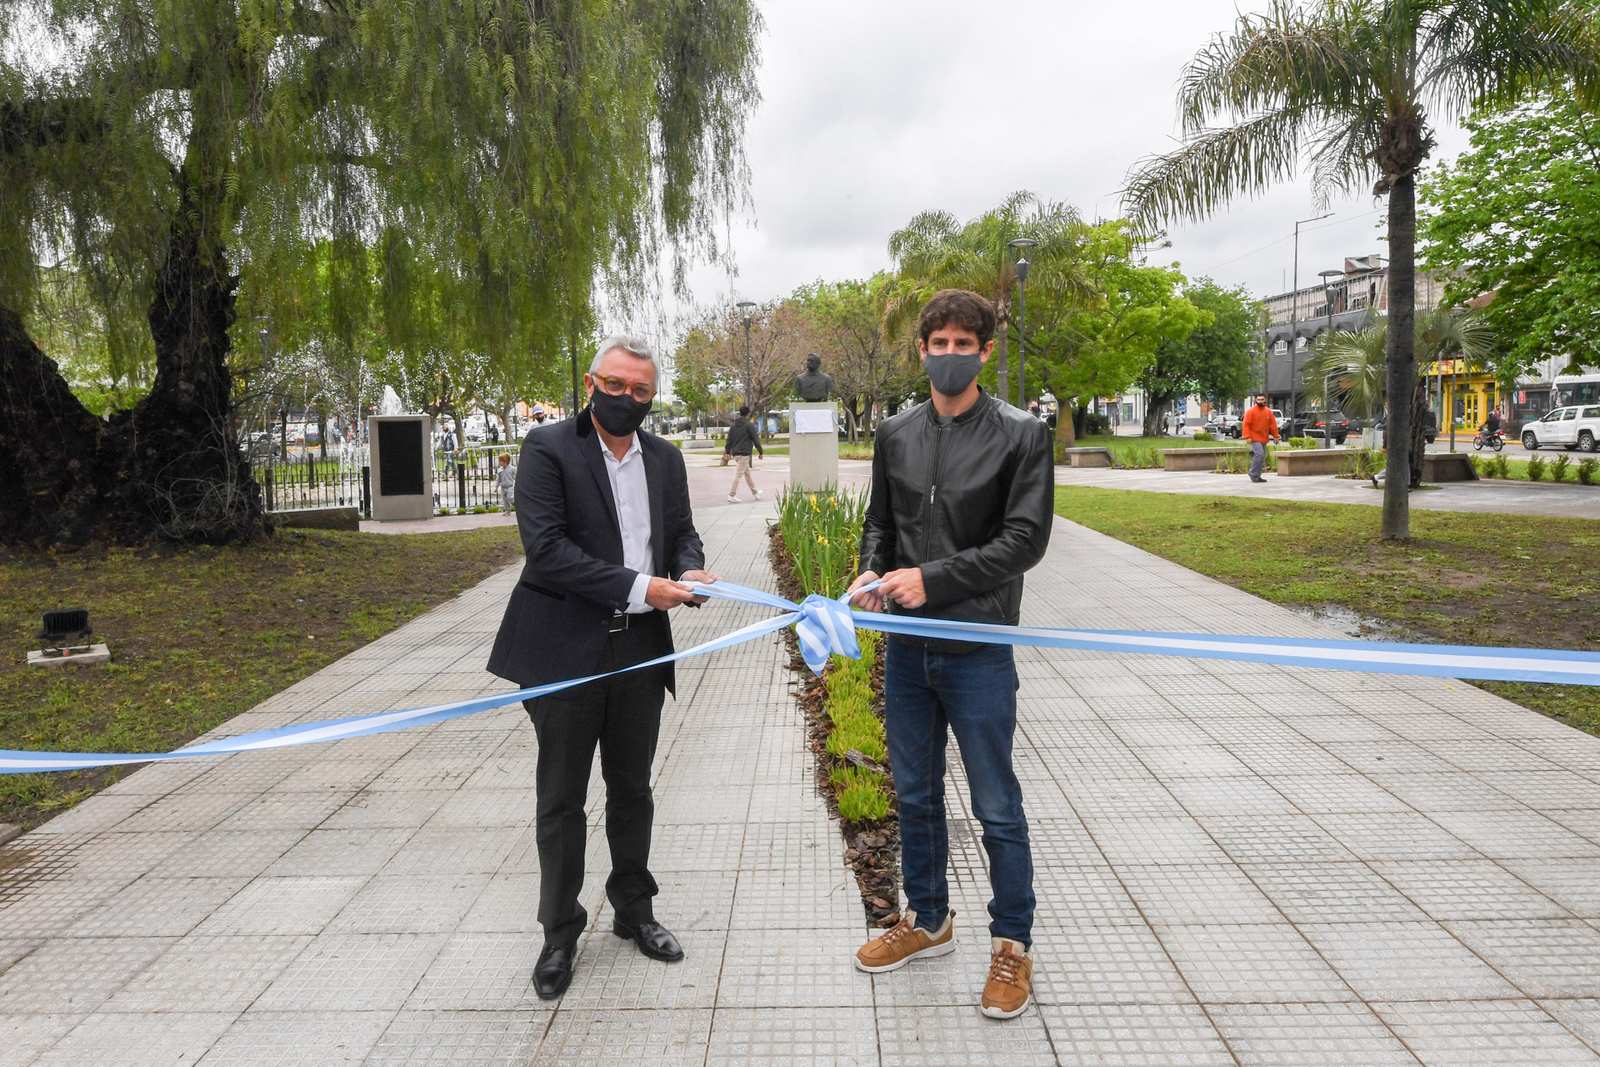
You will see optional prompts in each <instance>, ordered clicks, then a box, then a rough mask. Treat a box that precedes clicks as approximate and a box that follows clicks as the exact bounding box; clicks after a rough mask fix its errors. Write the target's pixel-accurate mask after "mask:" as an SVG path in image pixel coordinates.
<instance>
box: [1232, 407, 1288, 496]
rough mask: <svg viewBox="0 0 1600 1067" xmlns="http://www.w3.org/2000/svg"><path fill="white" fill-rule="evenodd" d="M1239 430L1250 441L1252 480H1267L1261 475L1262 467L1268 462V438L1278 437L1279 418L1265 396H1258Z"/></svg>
mask: <svg viewBox="0 0 1600 1067" xmlns="http://www.w3.org/2000/svg"><path fill="white" fill-rule="evenodd" d="M1239 432H1240V434H1241V435H1242V436H1243V437H1244V439H1245V440H1246V441H1249V442H1250V480H1251V481H1252V482H1264V481H1266V479H1265V478H1263V477H1261V468H1262V467H1264V466H1266V463H1267V438H1268V437H1271V438H1272V440H1274V441H1276V440H1277V439H1278V420H1277V419H1275V418H1273V417H1272V412H1271V411H1270V410H1268V408H1267V398H1266V397H1265V396H1257V397H1256V402H1255V403H1254V404H1252V405H1251V406H1250V410H1249V411H1247V412H1245V413H1244V425H1243V426H1242V427H1241V428H1240V431H1239Z"/></svg>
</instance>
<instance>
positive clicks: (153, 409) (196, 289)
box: [107, 179, 266, 544]
mask: <svg viewBox="0 0 1600 1067" xmlns="http://www.w3.org/2000/svg"><path fill="white" fill-rule="evenodd" d="M180 181H184V188H183V190H182V194H183V195H182V197H181V199H180V203H179V207H178V211H177V212H176V213H175V214H174V216H173V221H172V229H171V232H170V234H169V237H168V243H167V255H166V260H165V262H163V263H162V265H161V271H160V273H159V274H158V275H157V278H156V292H155V299H154V300H153V301H152V302H151V306H150V316H149V317H150V334H151V337H152V338H153V340H154V341H155V349H156V379H155V385H154V386H153V387H152V389H151V390H150V394H149V395H148V396H146V397H145V398H144V399H143V400H142V401H140V402H139V405H138V407H136V408H134V410H133V411H132V412H128V413H122V414H119V415H117V416H116V417H115V418H113V420H112V425H111V427H110V430H109V431H108V432H109V435H110V437H111V438H113V439H115V440H108V442H107V444H108V446H110V447H112V448H116V449H122V450H125V451H124V452H123V455H124V456H125V463H126V468H127V469H126V477H125V478H123V479H121V480H120V484H119V492H118V496H120V498H121V500H120V506H118V507H117V508H116V511H117V512H118V514H120V515H124V516H126V517H127V518H129V519H130V520H133V521H130V522H125V523H123V524H120V529H119V531H118V533H117V535H116V536H117V539H119V540H124V539H125V540H145V539H148V538H150V537H152V536H154V537H160V538H162V539H165V540H174V541H201V542H207V543H210V544H219V543H225V542H229V541H237V540H246V539H250V538H254V537H258V536H260V535H262V534H263V533H264V532H265V531H266V523H265V513H264V511H263V509H262V502H261V493H260V490H259V489H258V488H257V486H256V484H255V480H254V479H253V478H252V477H251V475H250V466H249V463H248V462H247V461H246V459H245V457H244V456H243V455H242V454H241V453H240V451H239V449H238V447H237V445H236V444H235V442H234V440H233V435H232V434H231V433H230V431H229V413H230V411H231V409H232V403H233V398H232V379H231V376H230V374H229V372H228V362H227V361H228V350H229V341H228V328H229V327H230V326H231V325H232V324H233V319H234V306H233V305H234V289H235V288H236V287H237V286H238V284H239V279H238V278H237V277H236V276H233V275H230V274H228V273H227V270H226V267H225V261H224V256H223V249H222V246H221V243H220V241H214V240H210V239H208V238H206V237H205V236H204V235H203V234H202V232H201V228H202V227H203V226H204V225H205V222H204V220H205V219H206V218H208V217H215V216H216V214H220V206H219V205H214V204H206V205H204V206H197V205H196V204H195V198H194V192H195V190H194V188H193V187H192V185H190V184H188V183H187V181H186V180H185V179H180ZM134 516H137V519H134Z"/></svg>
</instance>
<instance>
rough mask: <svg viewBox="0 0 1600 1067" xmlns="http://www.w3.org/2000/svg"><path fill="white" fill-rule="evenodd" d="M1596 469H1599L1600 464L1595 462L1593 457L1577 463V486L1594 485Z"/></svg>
mask: <svg viewBox="0 0 1600 1067" xmlns="http://www.w3.org/2000/svg"><path fill="white" fill-rule="evenodd" d="M1597 467H1600V462H1597V461H1596V460H1595V459H1594V458H1593V457H1590V458H1589V459H1585V460H1581V461H1579V463H1578V482H1579V484H1580V485H1593V484H1594V474H1595V468H1597Z"/></svg>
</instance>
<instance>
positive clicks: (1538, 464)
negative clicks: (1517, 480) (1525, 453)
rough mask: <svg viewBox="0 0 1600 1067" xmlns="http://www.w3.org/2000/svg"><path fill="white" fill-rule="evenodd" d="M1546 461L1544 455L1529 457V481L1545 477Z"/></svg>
mask: <svg viewBox="0 0 1600 1067" xmlns="http://www.w3.org/2000/svg"><path fill="white" fill-rule="evenodd" d="M1544 468H1545V461H1544V457H1543V456H1529V457H1528V481H1530V482H1537V481H1541V480H1543V478H1544Z"/></svg>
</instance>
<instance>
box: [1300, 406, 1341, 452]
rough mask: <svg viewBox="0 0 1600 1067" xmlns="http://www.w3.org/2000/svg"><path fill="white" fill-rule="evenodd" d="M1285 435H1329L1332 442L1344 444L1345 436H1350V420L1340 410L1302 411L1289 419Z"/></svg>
mask: <svg viewBox="0 0 1600 1067" xmlns="http://www.w3.org/2000/svg"><path fill="white" fill-rule="evenodd" d="M1284 436H1286V437H1316V438H1322V437H1331V438H1332V439H1333V443H1334V444H1337V445H1342V444H1344V441H1345V438H1347V437H1349V436H1350V420H1349V419H1347V418H1345V417H1344V412H1342V411H1318V410H1316V409H1314V408H1313V409H1312V410H1310V411H1302V412H1301V413H1300V414H1298V415H1296V416H1295V417H1294V418H1292V419H1290V420H1289V432H1288V433H1287V434H1285V435H1284Z"/></svg>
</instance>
